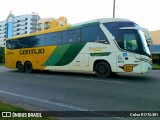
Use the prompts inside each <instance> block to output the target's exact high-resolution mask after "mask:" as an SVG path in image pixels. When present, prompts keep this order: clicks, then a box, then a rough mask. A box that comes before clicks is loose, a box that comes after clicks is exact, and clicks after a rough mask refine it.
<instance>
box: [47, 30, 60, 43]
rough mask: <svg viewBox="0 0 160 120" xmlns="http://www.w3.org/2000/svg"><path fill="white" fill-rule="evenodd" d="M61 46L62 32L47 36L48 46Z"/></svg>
mask: <svg viewBox="0 0 160 120" xmlns="http://www.w3.org/2000/svg"><path fill="white" fill-rule="evenodd" d="M59 44H61V32H57V33H49V34H46V45H59Z"/></svg>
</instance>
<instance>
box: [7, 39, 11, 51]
mask: <svg viewBox="0 0 160 120" xmlns="http://www.w3.org/2000/svg"><path fill="white" fill-rule="evenodd" d="M6 48H7V49H12V41H11V40H7V41H6Z"/></svg>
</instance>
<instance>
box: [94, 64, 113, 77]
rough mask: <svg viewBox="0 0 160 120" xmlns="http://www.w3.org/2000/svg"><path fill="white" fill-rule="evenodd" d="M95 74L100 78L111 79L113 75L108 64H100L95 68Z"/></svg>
mask: <svg viewBox="0 0 160 120" xmlns="http://www.w3.org/2000/svg"><path fill="white" fill-rule="evenodd" d="M95 72H96V75H97V76H98V77H101V78H104V77H109V76H110V75H111V68H110V66H109V65H108V64H107V63H105V62H99V63H97V64H96V66H95Z"/></svg>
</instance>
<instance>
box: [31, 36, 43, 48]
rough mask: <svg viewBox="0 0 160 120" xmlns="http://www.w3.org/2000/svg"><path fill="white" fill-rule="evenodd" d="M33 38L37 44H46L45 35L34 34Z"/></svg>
mask: <svg viewBox="0 0 160 120" xmlns="http://www.w3.org/2000/svg"><path fill="white" fill-rule="evenodd" d="M32 40H33V41H32V42H33V43H34V45H35V46H45V36H44V35H37V36H33V37H32Z"/></svg>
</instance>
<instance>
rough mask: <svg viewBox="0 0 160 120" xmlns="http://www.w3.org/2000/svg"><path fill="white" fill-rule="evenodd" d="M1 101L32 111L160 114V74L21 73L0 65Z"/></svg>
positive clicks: (153, 71) (155, 71)
mask: <svg viewBox="0 0 160 120" xmlns="http://www.w3.org/2000/svg"><path fill="white" fill-rule="evenodd" d="M0 99H5V100H10V101H11V102H13V103H15V104H19V105H23V106H25V107H26V108H27V107H28V108H32V109H33V110H54V111H55V110H80V111H84V110H94V111H160V71H158V70H152V71H151V72H150V73H148V74H144V75H139V74H138V75H137V74H118V76H116V77H114V78H107V79H104V78H103V79H100V78H97V77H96V76H95V75H94V74H82V73H64V72H49V73H48V72H35V73H31V74H27V73H20V72H18V71H17V70H12V69H7V68H5V67H3V66H0Z"/></svg>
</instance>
